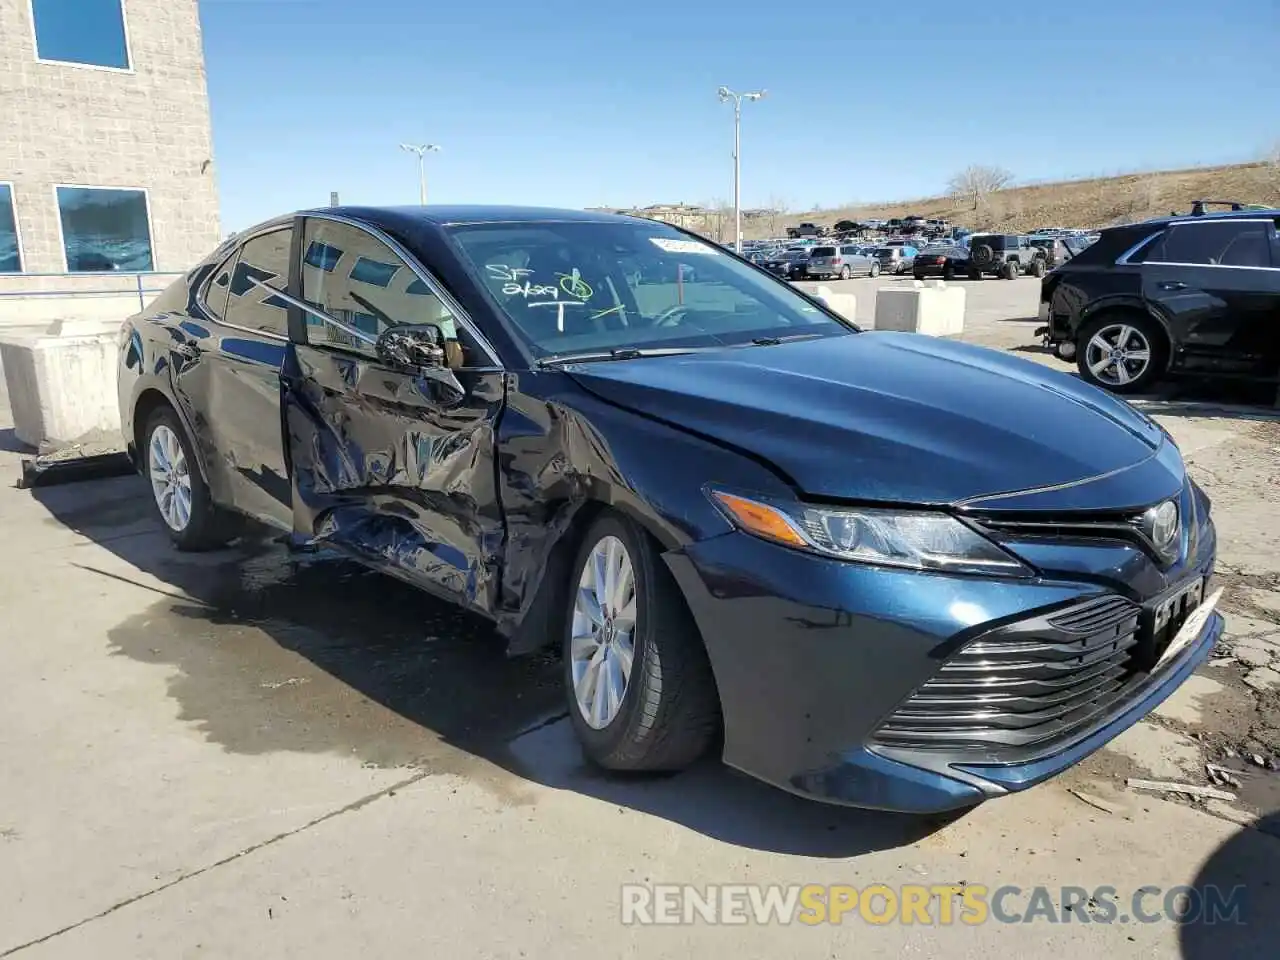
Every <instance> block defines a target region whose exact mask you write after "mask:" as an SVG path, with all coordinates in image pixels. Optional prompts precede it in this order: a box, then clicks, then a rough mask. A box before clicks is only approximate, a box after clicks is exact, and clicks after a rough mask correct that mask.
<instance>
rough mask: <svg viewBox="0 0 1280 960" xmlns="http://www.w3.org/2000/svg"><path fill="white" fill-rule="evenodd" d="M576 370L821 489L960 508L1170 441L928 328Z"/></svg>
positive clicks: (1063, 480)
mask: <svg viewBox="0 0 1280 960" xmlns="http://www.w3.org/2000/svg"><path fill="white" fill-rule="evenodd" d="M566 369H567V371H568V372H569V373H570V375H571V376H572V377H573V378H574V379H575V380H576V381H577V382H578V383H579V384H581V385H582V386H583V387H585V388H586V389H588V390H590V391H591V392H592V393H594V394H596V395H597V396H599V397H601V398H603V399H605V400H608V401H610V402H612V403H614V404H616V405H619V406H621V407H624V408H627V409H630V410H632V411H634V412H636V413H639V414H643V415H645V416H648V417H651V418H654V419H658V420H662V421H665V422H667V423H670V424H672V425H674V426H677V427H680V428H683V429H686V430H689V431H692V432H694V433H697V434H701V435H703V436H705V437H708V438H710V439H713V440H716V441H718V442H720V443H723V444H726V445H729V446H731V447H735V448H738V449H740V450H742V451H744V452H746V453H748V454H750V455H752V456H754V457H757V458H760V459H764V460H767V461H768V462H769V463H771V464H772V465H773V466H774V467H776V468H777V469H778V470H779V471H781V472H782V473H784V474H786V475H787V477H788V478H789V479H790V481H791V482H792V483H793V484H794V485H795V486H796V487H797V488H798V490H799V491H800V492H802V493H804V494H809V495H812V496H815V497H830V498H835V499H851V500H866V501H885V502H896V503H918V504H956V503H960V502H962V501H966V500H970V499H974V498H979V497H990V496H992V495H995V494H1003V493H1012V492H1019V491H1025V490H1034V489H1040V488H1045V487H1053V486H1059V485H1064V484H1075V483H1078V482H1080V481H1083V480H1088V479H1092V478H1097V477H1102V476H1105V475H1110V474H1113V473H1115V472H1117V471H1120V470H1124V469H1126V468H1128V467H1132V466H1134V465H1135V464H1138V463H1142V462H1143V461H1146V460H1149V459H1151V458H1152V456H1153V455H1154V454H1155V452H1156V451H1157V450H1158V449H1159V447H1160V445H1161V444H1162V443H1163V442H1164V434H1163V432H1162V431H1161V430H1160V428H1159V427H1157V426H1156V425H1155V424H1154V423H1153V422H1152V421H1151V420H1149V419H1148V418H1147V417H1145V416H1143V415H1142V414H1140V413H1138V412H1137V411H1136V410H1134V409H1133V408H1132V407H1130V406H1129V405H1128V404H1126V403H1124V402H1123V401H1121V400H1119V399H1117V398H1115V397H1113V396H1111V395H1110V394H1107V393H1105V392H1103V391H1101V390H1098V389H1096V388H1094V387H1091V386H1089V385H1087V384H1085V383H1082V382H1081V381H1079V380H1078V379H1076V378H1074V377H1071V376H1068V375H1066V374H1064V373H1059V372H1057V371H1054V370H1051V369H1049V368H1047V367H1044V366H1042V365H1040V364H1037V363H1033V362H1031V361H1028V360H1023V359H1021V358H1018V357H1012V356H1009V355H1007V354H1004V353H1000V352H997V351H995V350H988V349H986V348H983V347H976V346H972V345H969V344H963V343H957V342H954V341H950V340H944V339H936V338H933V337H927V336H922V335H918V334H905V333H888V332H884V333H880V332H868V333H859V334H851V335H849V336H843V337H834V338H823V339H819V340H809V341H796V342H792V343H783V344H778V345H776V346H757V347H743V348H732V349H725V350H714V351H709V352H706V353H693V354H685V355H680V356H672V357H662V358H656V357H655V358H647V359H635V360H628V361H609V362H598V363H583V364H576V365H573V366H570V367H568V368H566ZM707 479H708V480H715V479H716V478H715V477H708V478H707Z"/></svg>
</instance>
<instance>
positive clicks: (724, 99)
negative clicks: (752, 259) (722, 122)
mask: <svg viewBox="0 0 1280 960" xmlns="http://www.w3.org/2000/svg"><path fill="white" fill-rule="evenodd" d="M716 92H717V93H718V94H719V96H720V102H721V103H728V102H729V101H730V100H732V101H733V249H734V250H735V251H736V252H737V253H742V101H743V100H760V99H762V98H763V97H764V95H765V91H763V90H754V91H752V92H751V93H734V92H733V91H732V90H730V89H729V88H728V87H721V88H720V89H719V90H718V91H716Z"/></svg>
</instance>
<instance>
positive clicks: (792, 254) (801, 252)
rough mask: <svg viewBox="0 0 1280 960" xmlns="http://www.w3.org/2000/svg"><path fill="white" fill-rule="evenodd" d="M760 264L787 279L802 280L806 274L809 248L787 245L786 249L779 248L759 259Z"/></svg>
mask: <svg viewBox="0 0 1280 960" xmlns="http://www.w3.org/2000/svg"><path fill="white" fill-rule="evenodd" d="M760 266H761V267H763V268H764V269H765V270H768V271H769V272H770V273H772V274H775V275H777V276H779V277H784V278H786V279H788V280H803V279H804V278H805V277H806V276H808V267H809V249H808V248H807V247H789V248H787V249H786V250H779V251H777V252H776V253H774V254H771V255H770V256H769V257H767V258H765V259H764V260H763V261H761V263H760Z"/></svg>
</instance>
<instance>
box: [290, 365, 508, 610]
mask: <svg viewBox="0 0 1280 960" xmlns="http://www.w3.org/2000/svg"><path fill="white" fill-rule="evenodd" d="M456 376H457V380H458V382H459V383H460V384H461V386H462V387H463V396H462V397H461V398H459V397H458V395H457V393H456V392H455V391H451V390H447V389H442V387H441V385H440V384H439V383H438V382H437V381H436V380H434V379H432V378H431V377H429V376H426V375H424V374H422V373H414V372H409V371H401V370H394V369H390V368H388V367H387V366H385V365H383V364H380V363H378V362H375V361H373V360H370V359H366V358H363V357H360V356H358V355H355V354H350V353H343V352H341V351H337V350H331V349H322V348H317V347H310V346H306V345H301V344H291V345H290V346H289V348H288V351H287V356H286V359H285V364H284V373H283V376H282V382H283V392H284V408H285V424H286V429H287V431H288V436H287V444H288V449H289V455H290V458H291V463H290V473H291V475H292V483H293V504H294V529H295V531H296V532H297V533H299V534H301V535H303V536H306V537H309V538H313V539H314V540H316V541H317V542H322V543H328V544H332V545H334V546H338V547H341V548H344V549H346V550H349V551H351V552H353V553H355V554H357V555H358V556H360V557H361V558H362V559H364V560H365V561H367V562H369V563H371V564H373V565H375V566H377V567H379V568H380V569H383V570H385V571H386V572H388V573H393V574H395V575H397V576H400V577H402V578H403V579H406V580H409V581H410V582H412V583H414V584H416V585H418V586H421V587H424V588H426V589H428V590H431V591H432V592H434V593H437V594H439V595H442V596H444V597H446V598H448V599H450V600H453V601H455V602H457V603H460V604H462V605H464V606H467V607H469V608H472V609H474V610H477V611H479V612H481V613H484V614H486V615H489V616H493V615H494V609H495V605H496V603H497V599H498V586H499V581H500V575H501V555H502V545H503V522H502V512H501V506H500V503H499V500H498V495H497V491H496V488H495V466H494V449H495V430H496V424H497V420H498V416H499V414H500V412H501V410H502V398H503V382H502V374H501V372H500V371H496V370H474V371H470V370H460V371H456Z"/></svg>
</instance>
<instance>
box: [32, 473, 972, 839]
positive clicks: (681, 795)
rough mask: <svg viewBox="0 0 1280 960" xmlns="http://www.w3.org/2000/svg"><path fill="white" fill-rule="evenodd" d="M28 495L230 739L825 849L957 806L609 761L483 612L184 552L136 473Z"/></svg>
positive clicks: (264, 549) (552, 685)
mask: <svg viewBox="0 0 1280 960" xmlns="http://www.w3.org/2000/svg"><path fill="white" fill-rule="evenodd" d="M32 496H33V497H35V499H37V500H38V501H39V502H40V503H41V504H43V506H44V507H45V508H46V509H47V510H48V511H49V518H48V520H47V522H48V523H50V524H56V525H58V526H61V527H65V528H69V529H71V530H73V531H75V532H76V533H78V534H80V535H82V536H84V537H86V538H88V539H89V540H91V541H93V542H94V543H97V544H98V545H100V546H101V547H102V548H103V549H105V550H107V551H109V556H105V557H104V556H103V555H102V554H101V553H100V552H98V551H93V553H92V554H88V555H87V556H89V557H93V558H95V559H79V560H77V559H73V560H72V561H71V562H73V563H74V564H76V565H77V566H79V567H80V568H81V569H83V570H86V571H91V572H93V573H96V574H98V575H101V576H104V577H108V578H112V579H117V580H125V581H128V582H131V583H134V584H136V585H138V586H140V587H142V588H144V589H147V590H150V591H152V592H153V593H154V594H155V601H154V602H153V603H152V604H150V606H149V607H148V608H147V609H146V610H144V611H143V612H141V613H139V614H137V615H136V616H133V617H130V618H129V619H127V620H126V621H124V622H122V623H120V624H118V625H117V626H116V627H114V628H113V629H112V630H111V631H110V632H109V637H108V639H109V641H110V645H111V652H112V654H113V655H115V656H124V657H129V658H131V659H135V660H138V661H140V662H145V663H151V664H155V663H163V664H168V665H170V666H171V667H173V668H175V669H174V670H173V671H172V674H171V676H170V679H169V693H170V695H171V696H172V697H173V698H174V700H175V701H176V702H177V704H178V705H179V707H180V711H179V717H180V719H181V720H182V721H184V722H186V723H190V724H194V725H195V726H196V728H197V729H199V730H200V732H201V733H202V734H203V735H204V736H205V737H206V738H207V739H208V740H209V741H211V742H214V743H217V744H219V745H220V746H221V747H222V748H223V749H225V750H228V751H230V752H233V753H244V754H263V753H269V752H275V751H298V752H313V753H335V752H336V753H340V754H345V755H351V756H355V757H357V758H359V759H360V760H361V761H362V762H363V763H366V764H369V765H373V766H380V767H412V768H415V769H419V770H422V771H426V772H427V773H432V774H434V773H439V774H451V775H455V776H462V777H466V778H469V779H473V780H474V781H475V782H476V783H478V784H480V785H482V786H485V787H487V788H491V789H494V790H496V791H497V792H499V793H500V794H502V795H503V796H504V797H507V798H509V799H511V801H512V802H523V801H522V800H521V799H520V798H521V796H522V795H523V794H527V793H528V790H527V786H528V784H529V783H536V784H541V785H542V786H545V787H550V788H553V789H558V790H568V791H573V792H576V793H579V794H582V795H585V796H590V797H594V798H596V799H598V800H600V801H602V802H605V803H610V804H614V805H616V806H618V807H621V808H627V809H631V810H636V811H642V812H644V813H647V814H649V815H652V816H657V817H661V818H663V819H665V820H668V821H671V822H673V823H679V824H682V825H684V826H686V827H688V828H689V829H692V830H696V831H698V832H699V833H702V834H705V835H707V836H709V837H714V838H716V839H719V840H721V841H724V842H726V843H732V844H735V845H738V846H742V847H746V848H751V849H758V850H767V851H773V852H782V853H790V854H799V855H805V856H813V857H850V856H856V855H858V854H862V853H867V852H871V851H875V850H881V849H888V848H893V847H898V846H902V845H906V844H910V843H913V842H915V841H917V840H919V839H921V838H923V837H924V836H926V835H928V834H929V833H931V832H933V831H934V830H936V829H938V828H940V827H941V826H943V825H945V824H946V823H948V822H951V821H952V820H954V819H955V817H954V816H951V817H941V818H923V817H911V816H902V815H894V814H886V813H878V812H871V811H861V810H854V809H849V808H841V807H832V806H827V805H823V804H818V803H814V802H811V801H807V800H803V799H801V798H798V797H795V796H792V795H790V794H788V793H785V792H783V791H781V790H778V789H775V788H772V787H768V786H766V785H764V784H761V783H758V782H756V781H754V780H751V779H750V778H748V777H746V776H743V775H741V774H738V773H735V772H733V771H731V770H729V769H728V768H726V767H725V766H724V765H723V764H721V763H719V762H718V761H716V760H713V759H708V760H706V761H704V762H702V763H699V764H698V765H696V766H695V767H694V768H692V769H690V770H688V771H686V772H684V773H681V774H679V775H676V776H617V775H611V774H605V773H603V772H601V771H599V770H597V769H595V768H593V767H591V766H590V765H588V764H587V763H586V762H585V761H584V759H583V757H582V754H581V751H580V750H579V748H578V746H577V741H576V739H575V737H574V734H573V731H572V729H571V724H570V723H569V721H568V719H567V711H566V707H565V703H564V696H563V692H562V685H561V684H562V681H561V663H560V660H559V657H558V655H556V654H554V653H551V652H548V653H543V654H537V655H534V656H531V657H523V658H516V659H513V658H508V657H507V656H506V654H505V645H504V643H503V642H502V640H501V638H500V637H499V636H498V635H497V634H496V632H495V631H494V630H493V629H492V627H491V626H490V625H489V624H488V623H487V621H484V620H482V619H481V618H479V617H476V616H473V615H470V614H467V613H464V612H462V611H460V610H459V609H458V608H456V607H454V606H453V605H451V604H448V603H446V602H443V601H440V600H437V599H435V598H433V597H431V596H429V595H428V594H426V593H423V592H422V591H419V590H417V589H414V588H413V587H410V586H408V585H407V584H404V583H401V582H399V581H397V580H395V579H392V578H390V577H386V576H383V575H380V574H376V573H373V572H371V571H369V570H367V569H365V568H364V567H362V566H360V565H358V564H356V563H353V562H352V561H349V560H347V559H345V558H342V557H339V556H337V555H335V554H333V553H331V552H329V551H310V552H299V551H295V550H291V549H290V548H289V547H288V546H287V545H286V544H285V543H283V542H281V540H282V538H280V537H278V536H277V537H274V538H272V537H271V536H269V535H266V534H263V535H261V536H255V537H252V538H243V539H242V540H241V541H238V542H237V543H236V544H235V545H233V546H232V547H230V548H227V549H223V550H219V551H214V552H211V553H206V554H183V553H178V552H177V551H175V550H173V549H172V548H171V547H170V545H169V542H168V539H167V537H166V536H165V535H164V532H163V530H162V529H161V528H160V525H159V522H158V520H156V519H155V518H154V515H153V507H152V504H151V502H150V498H149V495H148V491H147V489H146V488H145V486H144V485H143V483H142V481H141V480H140V479H138V478H136V477H120V478H114V479H109V480H95V481H89V482H84V483H76V484H68V485H65V486H51V487H43V488H36V489H34V490H33V491H32Z"/></svg>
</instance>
